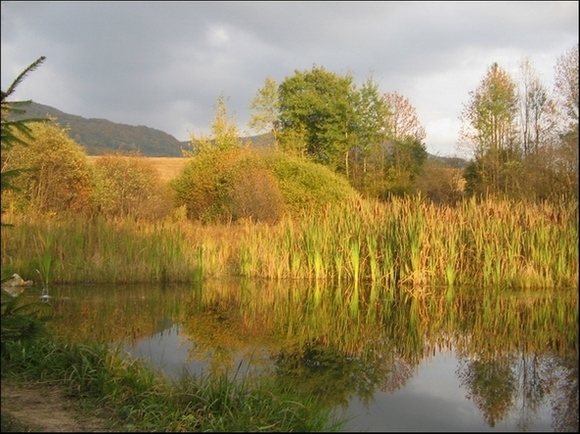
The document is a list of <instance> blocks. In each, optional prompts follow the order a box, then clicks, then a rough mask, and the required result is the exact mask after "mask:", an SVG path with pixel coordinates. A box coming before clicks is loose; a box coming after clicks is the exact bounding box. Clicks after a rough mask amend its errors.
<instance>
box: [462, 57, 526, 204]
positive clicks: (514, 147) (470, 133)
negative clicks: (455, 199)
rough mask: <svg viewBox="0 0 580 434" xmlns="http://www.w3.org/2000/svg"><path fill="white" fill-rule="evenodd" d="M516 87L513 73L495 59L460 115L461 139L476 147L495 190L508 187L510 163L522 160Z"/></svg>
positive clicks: (485, 177)
mask: <svg viewBox="0 0 580 434" xmlns="http://www.w3.org/2000/svg"><path fill="white" fill-rule="evenodd" d="M516 89H517V87H516V83H515V82H514V80H513V79H512V78H511V77H510V75H509V74H508V73H507V72H506V71H505V70H504V69H502V68H501V67H500V66H499V65H498V64H497V63H493V64H492V65H491V66H490V67H489V69H488V71H487V73H486V75H485V77H484V78H483V80H482V81H481V83H480V85H479V86H478V88H477V89H476V90H475V91H472V92H470V94H469V95H470V99H469V102H468V103H467V104H466V105H465V106H464V108H463V111H462V113H461V116H460V120H461V122H462V126H461V130H460V141H462V142H463V143H466V144H468V145H470V146H472V147H473V150H474V155H475V163H476V167H477V171H478V172H479V179H481V181H482V182H483V183H484V184H485V185H484V189H488V190H490V191H492V192H501V191H504V190H505V189H506V188H507V184H508V180H507V179H506V177H508V178H509V176H510V170H511V169H510V167H513V166H514V164H513V163H514V162H516V163H517V162H518V161H519V160H520V155H519V154H520V153H519V144H518V140H517V122H516V119H517V114H518V97H517V92H516ZM472 169H473V168H472Z"/></svg>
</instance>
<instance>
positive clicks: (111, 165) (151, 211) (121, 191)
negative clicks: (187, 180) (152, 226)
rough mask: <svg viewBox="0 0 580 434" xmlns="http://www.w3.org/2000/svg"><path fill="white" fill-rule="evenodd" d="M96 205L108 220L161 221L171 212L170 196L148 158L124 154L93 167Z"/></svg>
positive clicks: (101, 160) (103, 160) (107, 158)
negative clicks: (137, 219)
mask: <svg viewBox="0 0 580 434" xmlns="http://www.w3.org/2000/svg"><path fill="white" fill-rule="evenodd" d="M93 182H94V205H95V209H96V210H97V212H98V213H99V214H102V215H104V216H106V217H135V218H144V219H149V220H154V219H158V218H161V217H164V216H166V215H168V214H169V213H170V212H171V201H170V200H169V195H170V192H169V191H168V189H166V187H165V186H164V185H163V183H162V182H161V179H160V175H159V172H158V171H157V169H155V167H153V165H152V163H151V162H149V161H148V160H147V159H146V158H145V157H142V156H141V155H139V154H138V153H137V154H132V155H131V154H129V155H124V154H121V153H117V154H110V155H105V156H102V157H99V158H98V159H97V160H96V161H95V163H94V166H93Z"/></svg>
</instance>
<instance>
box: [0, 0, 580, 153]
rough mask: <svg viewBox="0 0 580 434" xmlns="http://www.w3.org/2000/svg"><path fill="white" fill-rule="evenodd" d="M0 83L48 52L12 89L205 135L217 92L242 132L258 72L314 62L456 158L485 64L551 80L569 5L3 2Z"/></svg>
mask: <svg viewBox="0 0 580 434" xmlns="http://www.w3.org/2000/svg"><path fill="white" fill-rule="evenodd" d="M1 30H2V54H1V55H2V64H1V66H2V89H3V90H6V89H7V87H8V86H9V85H10V83H11V82H12V81H13V80H14V79H15V78H16V77H17V75H18V74H19V73H21V72H22V71H23V70H24V69H25V68H26V67H27V66H28V65H30V64H31V63H32V62H34V61H35V60H36V59H37V58H38V57H40V56H46V61H45V62H44V64H43V65H42V66H40V67H39V68H38V69H37V70H36V71H34V72H32V73H31V74H30V75H28V76H27V77H26V79H25V80H24V81H23V82H22V83H21V84H20V85H19V86H18V88H17V92H16V93H15V95H14V97H13V99H16V100H21V99H32V100H34V101H35V102H38V103H41V104H46V105H49V106H52V107H54V108H57V109H59V110H61V111H64V112H66V113H70V114H75V115H80V116H83V117H86V118H105V119H108V120H111V121H113V122H120V123H126V124H130V125H145V126H148V127H152V128H157V129H160V130H162V131H165V132H167V133H169V134H172V135H173V136H175V137H176V138H177V139H179V140H188V139H189V133H190V132H191V133H194V134H196V135H199V134H208V133H209V126H210V124H211V121H212V119H213V117H214V113H215V112H214V108H215V105H216V102H217V99H218V97H219V96H220V95H223V96H225V97H226V98H227V108H228V113H229V114H230V115H231V116H233V118H234V119H236V120H237V122H238V126H239V128H240V130H241V131H242V132H243V133H246V134H254V133H255V132H254V131H251V130H250V129H249V128H248V126H247V122H248V120H249V119H250V111H249V108H248V107H249V104H250V101H251V99H252V98H253V97H254V96H255V95H256V93H257V91H258V89H259V88H261V87H263V85H264V81H265V80H266V78H268V77H269V78H273V79H274V80H276V82H277V83H281V82H282V81H283V80H284V79H285V78H287V77H290V76H292V75H294V73H295V71H296V70H300V71H304V70H310V69H311V68H312V67H313V65H317V66H322V67H324V68H325V69H326V70H328V71H331V72H333V73H336V74H339V75H345V74H346V73H349V72H350V73H352V75H353V76H354V78H355V81H356V83H357V84H359V85H360V84H362V82H364V81H365V80H366V79H367V78H368V77H372V78H373V80H374V81H375V82H376V83H378V85H379V89H380V91H381V93H386V92H393V91H397V92H399V93H400V94H402V95H403V96H405V97H407V98H408V99H409V101H410V102H411V104H412V105H413V106H414V107H415V108H416V110H417V114H418V116H419V120H420V122H421V124H422V125H423V126H424V127H425V129H426V132H427V137H426V145H427V150H428V152H430V153H433V154H438V155H457V154H458V152H459V151H458V150H457V147H456V143H457V132H458V129H459V125H460V123H459V115H460V113H461V110H462V108H463V106H464V105H465V104H466V103H467V102H468V101H469V92H470V91H473V90H475V89H476V88H477V86H478V85H479V83H480V82H481V80H482V79H483V77H484V75H485V74H486V72H487V69H488V68H489V66H490V65H491V64H492V63H493V62H498V63H499V65H500V66H501V67H503V68H504V69H506V70H508V71H509V72H510V73H512V74H513V75H514V77H516V74H517V73H518V65H519V63H520V61H521V60H522V59H523V58H524V57H528V58H529V59H530V60H531V61H532V63H533V65H534V66H535V68H536V71H537V72H538V74H539V75H540V77H541V78H542V80H543V81H544V83H545V85H546V86H547V87H548V89H549V90H551V89H552V86H553V78H554V67H555V65H556V62H557V59H558V57H560V56H561V55H563V54H564V53H566V52H568V51H570V50H571V49H572V48H573V47H574V46H575V45H576V44H577V43H578V2H576V1H574V2H555V1H547V2H536V1H532V2H528V1H518V2H473V1H469V2H407V1H406V2H363V1H356V2H332V1H325V2H315V1H308V2H277V1H276V2H217V1H212V2H169V1H164V2H154V1H148V2H86V1H83V2H45V1H43V2H29V1H27V2H6V1H2V27H1Z"/></svg>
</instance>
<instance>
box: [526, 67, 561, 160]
mask: <svg viewBox="0 0 580 434" xmlns="http://www.w3.org/2000/svg"><path fill="white" fill-rule="evenodd" d="M519 94H520V96H519V100H520V113H519V118H520V130H521V143H522V151H523V154H524V156H526V155H529V154H531V153H537V152H538V150H539V148H540V146H542V145H545V144H547V143H548V141H549V139H550V135H551V134H552V133H551V132H552V131H554V129H555V128H554V125H553V122H552V119H553V111H554V110H553V102H552V100H551V99H550V98H549V96H548V91H547V89H546V88H545V86H544V85H543V84H542V82H541V81H540V79H539V77H538V75H537V74H536V72H535V70H534V67H533V65H532V62H531V60H530V59H529V58H524V59H523V60H522V61H521V62H520V92H519Z"/></svg>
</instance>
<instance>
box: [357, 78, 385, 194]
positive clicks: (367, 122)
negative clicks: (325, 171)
mask: <svg viewBox="0 0 580 434" xmlns="http://www.w3.org/2000/svg"><path fill="white" fill-rule="evenodd" d="M355 113H356V115H357V116H356V119H357V120H356V123H355V131H354V134H355V140H354V143H355V145H354V146H353V147H352V148H351V150H350V153H349V154H348V155H353V157H354V163H355V164H354V166H355V167H354V168H353V170H348V167H349V165H348V164H347V175H348V176H349V178H350V179H351V181H352V182H353V183H354V185H355V186H356V187H357V188H358V189H359V190H361V191H363V190H365V188H366V187H365V185H364V184H365V183H366V181H367V180H368V178H369V177H368V169H369V166H371V167H372V168H373V170H374V169H376V165H375V164H373V163H377V161H371V160H372V158H371V157H372V156H377V155H380V147H381V145H382V144H383V143H384V142H385V139H386V134H387V118H388V115H389V108H388V106H387V103H386V101H385V99H384V98H383V97H382V95H381V94H380V92H379V86H378V84H377V83H376V82H375V81H374V80H373V79H372V77H368V78H367V79H366V80H365V82H364V83H363V84H362V86H361V87H360V89H359V90H358V91H357V92H356V93H355ZM347 158H350V157H348V156H347ZM347 162H348V159H347ZM380 162H381V159H379V167H381V168H382V165H381V164H380ZM369 163H370V165H369ZM371 178H372V177H371Z"/></svg>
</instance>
